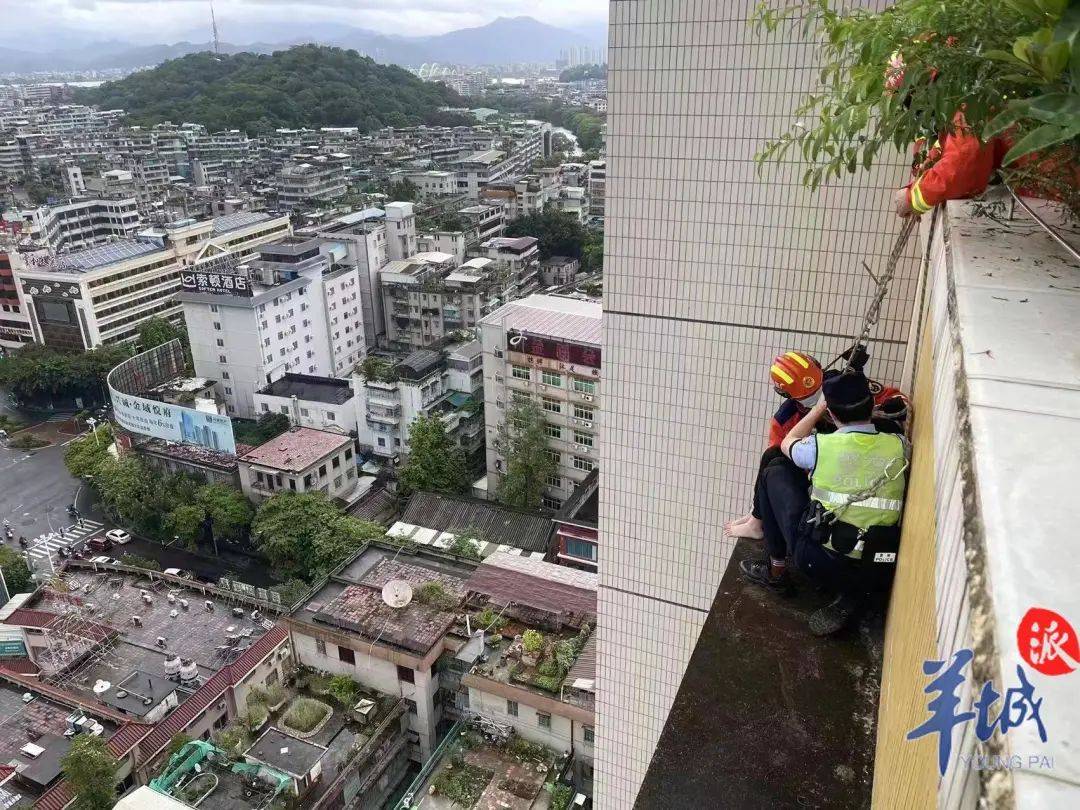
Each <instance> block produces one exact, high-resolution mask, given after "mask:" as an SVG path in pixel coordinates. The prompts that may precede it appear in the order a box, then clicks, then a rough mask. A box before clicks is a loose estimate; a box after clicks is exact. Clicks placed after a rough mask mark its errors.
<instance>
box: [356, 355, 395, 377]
mask: <svg viewBox="0 0 1080 810" xmlns="http://www.w3.org/2000/svg"><path fill="white" fill-rule="evenodd" d="M360 374H361V375H362V376H363V378H364V379H365V380H374V381H375V382H381V383H396V382H397V381H398V375H397V372H396V371H395V370H394V367H393V366H392V365H391V364H390V363H389V362H388V361H386V360H384V359H382V358H381V357H376V356H375V355H373V354H372V355H368V356H367V357H366V358H365V359H364V362H363V363H361V364H360Z"/></svg>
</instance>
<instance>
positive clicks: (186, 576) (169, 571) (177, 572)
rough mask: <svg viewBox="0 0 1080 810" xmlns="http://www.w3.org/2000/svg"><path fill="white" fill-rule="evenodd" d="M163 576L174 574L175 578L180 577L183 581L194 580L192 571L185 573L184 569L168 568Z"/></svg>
mask: <svg viewBox="0 0 1080 810" xmlns="http://www.w3.org/2000/svg"><path fill="white" fill-rule="evenodd" d="M162 573H163V574H172V575H173V576H174V577H180V578H181V579H192V578H193V577H192V576H191V572H190V571H185V570H184V569H183V568H166V569H165V570H164V571H163V572H162Z"/></svg>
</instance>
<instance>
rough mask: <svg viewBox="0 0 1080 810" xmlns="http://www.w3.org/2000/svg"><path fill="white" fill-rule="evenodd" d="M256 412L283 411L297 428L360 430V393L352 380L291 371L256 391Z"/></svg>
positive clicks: (338, 431) (346, 431)
mask: <svg viewBox="0 0 1080 810" xmlns="http://www.w3.org/2000/svg"><path fill="white" fill-rule="evenodd" d="M254 400H255V413H256V414H258V415H259V416H260V417H261V416H262V415H263V414H267V413H281V414H285V415H286V416H287V417H289V422H290V423H291V424H292V425H293V426H294V427H306V428H313V429H314V430H325V431H330V432H333V433H349V432H351V431H354V430H356V413H357V411H356V395H355V394H354V392H353V389H352V386H351V385H350V384H349V381H348V380H343V379H339V378H337V377H316V376H314V375H311V374H292V373H288V374H285V375H283V376H281V377H278V378H277V379H276V380H274V381H273V382H272V383H269V384H268V385H267V386H266V387H265V388H261V389H259V390H258V391H256V392H255V397H254Z"/></svg>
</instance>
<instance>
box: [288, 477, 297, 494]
mask: <svg viewBox="0 0 1080 810" xmlns="http://www.w3.org/2000/svg"><path fill="white" fill-rule="evenodd" d="M289 489H291V490H292V491H293V492H296V479H295V478H290V479H289Z"/></svg>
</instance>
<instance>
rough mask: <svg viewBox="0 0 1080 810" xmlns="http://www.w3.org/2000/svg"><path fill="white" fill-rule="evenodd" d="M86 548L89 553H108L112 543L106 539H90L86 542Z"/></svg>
mask: <svg viewBox="0 0 1080 810" xmlns="http://www.w3.org/2000/svg"><path fill="white" fill-rule="evenodd" d="M86 547H87V548H88V549H90V550H91V551H108V550H109V549H111V548H112V547H113V542H112V540H110V539H109V538H108V537H91V538H90V539H89V540H87V541H86Z"/></svg>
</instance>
